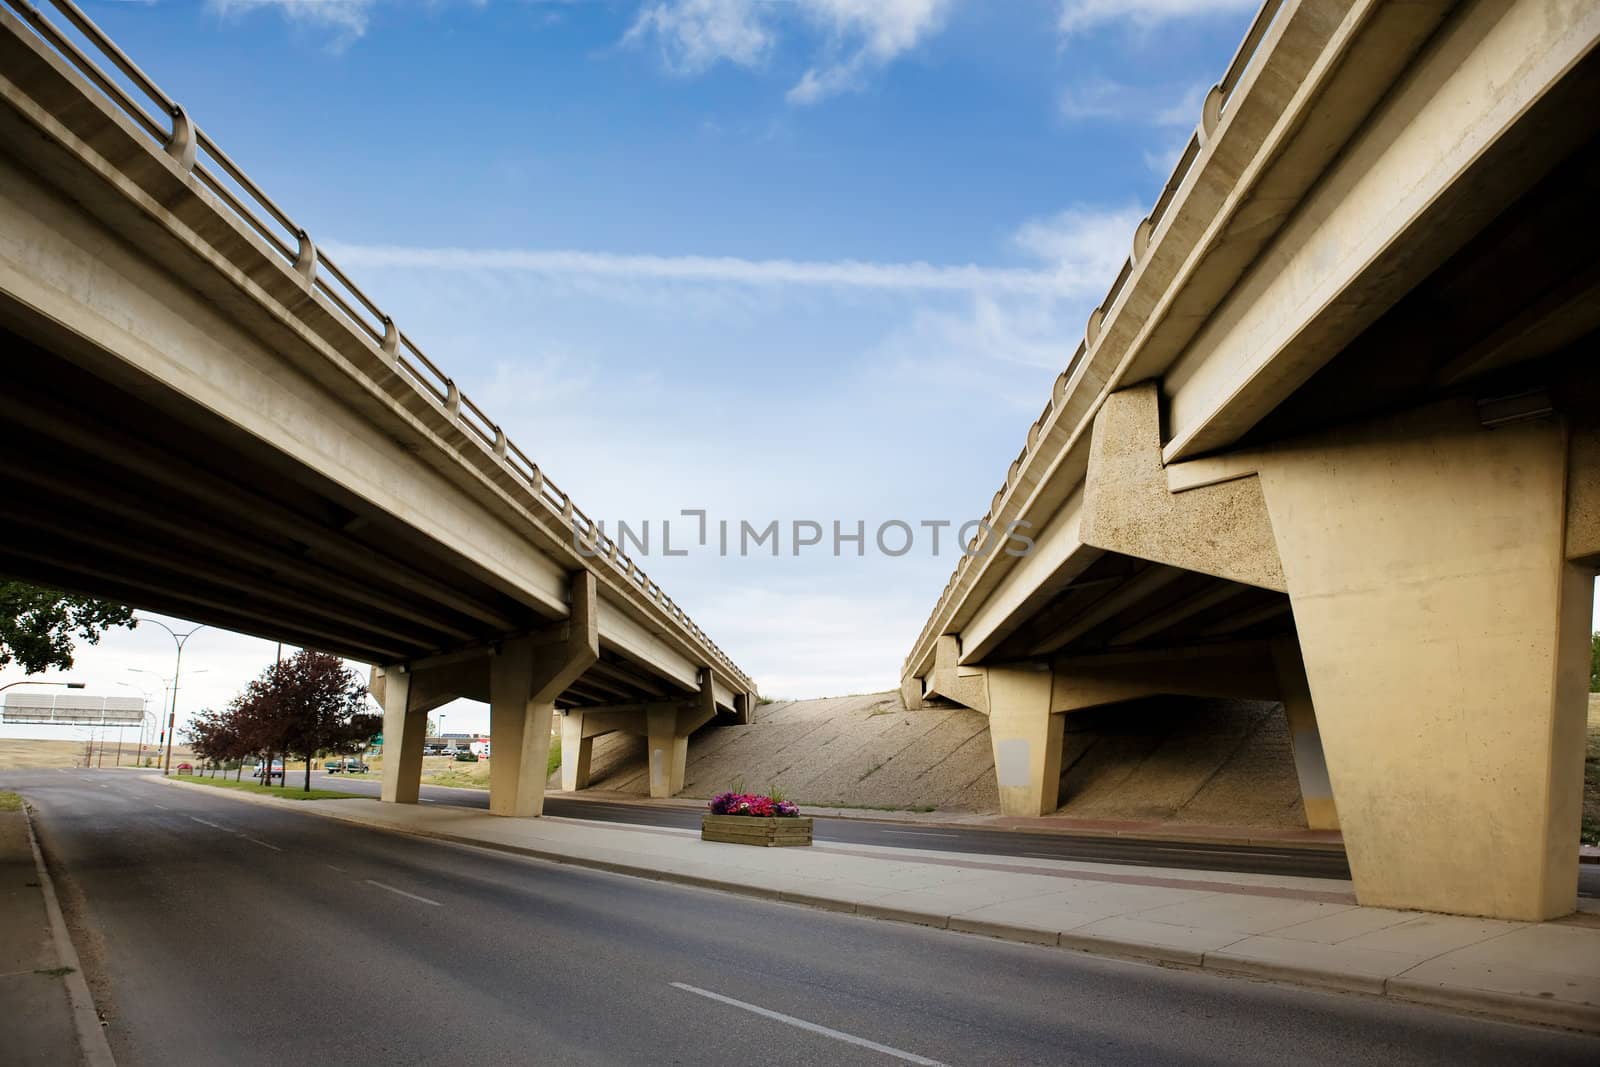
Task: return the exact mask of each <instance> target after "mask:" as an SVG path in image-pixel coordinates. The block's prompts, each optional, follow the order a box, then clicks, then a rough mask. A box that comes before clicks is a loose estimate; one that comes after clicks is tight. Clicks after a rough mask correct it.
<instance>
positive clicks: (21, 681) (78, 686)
mask: <svg viewBox="0 0 1600 1067" xmlns="http://www.w3.org/2000/svg"><path fill="white" fill-rule="evenodd" d="M88 684H89V683H88V682H38V681H35V680H33V679H32V678H22V679H19V680H18V681H15V682H7V683H6V684H5V685H0V689H10V688H11V687H12V686H14V685H64V686H66V687H67V688H68V689H82V688H83V687H84V686H86V685H88Z"/></svg>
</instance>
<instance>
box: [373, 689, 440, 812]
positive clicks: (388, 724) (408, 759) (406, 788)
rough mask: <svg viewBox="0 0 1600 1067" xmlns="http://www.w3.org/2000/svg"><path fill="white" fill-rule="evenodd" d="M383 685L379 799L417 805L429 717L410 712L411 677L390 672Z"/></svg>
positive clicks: (421, 712)
mask: <svg viewBox="0 0 1600 1067" xmlns="http://www.w3.org/2000/svg"><path fill="white" fill-rule="evenodd" d="M382 681H383V685H382V687H381V693H382V695H381V697H380V703H382V704H383V784H382V786H381V787H380V791H379V794H378V795H379V797H380V798H381V799H383V800H386V801H388V802H390V803H391V804H415V803H416V802H417V797H418V794H420V793H421V791H422V742H423V740H424V737H423V735H424V734H426V733H427V732H428V713H427V712H426V711H412V710H411V707H412V701H411V675H409V674H407V673H404V672H403V671H401V670H400V669H399V668H389V669H387V670H385V671H384V672H383V679H382ZM373 688H375V689H377V688H379V687H378V686H374V687H373Z"/></svg>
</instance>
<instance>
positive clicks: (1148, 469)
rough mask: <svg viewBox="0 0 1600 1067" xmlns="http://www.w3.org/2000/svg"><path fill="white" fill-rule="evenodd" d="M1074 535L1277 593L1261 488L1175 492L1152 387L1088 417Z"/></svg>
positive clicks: (1110, 400)
mask: <svg viewBox="0 0 1600 1067" xmlns="http://www.w3.org/2000/svg"><path fill="white" fill-rule="evenodd" d="M1083 501H1084V503H1083V517H1082V519H1081V520H1080V522H1079V531H1080V533H1081V536H1082V537H1083V540H1084V542H1085V543H1086V544H1090V545H1093V546H1095V547H1097V548H1101V549H1104V550H1106V551H1109V552H1120V553H1122V554H1123V555H1126V556H1133V557H1135V558H1137V559H1146V560H1152V561H1154V562H1156V563H1165V564H1167V565H1169V566H1173V567H1181V568H1183V569H1185V570H1190V571H1199V572H1200V573H1202V574H1213V575H1216V576H1217V577H1218V578H1226V579H1228V580H1230V581H1235V582H1241V583H1243V584H1245V585H1254V586H1259V587H1261V588H1263V589H1273V590H1276V591H1278V592H1280V593H1281V592H1283V591H1284V589H1285V585H1284V577H1283V567H1282V566H1281V565H1280V564H1279V562H1278V548H1277V545H1276V544H1275V543H1274V541H1273V538H1272V523H1271V521H1270V520H1269V519H1268V517H1267V508H1266V504H1265V502H1264V501H1263V500H1262V498H1261V484H1260V482H1259V481H1258V480H1257V479H1254V478H1241V479H1237V480H1234V481H1227V482H1221V483H1218V484H1213V485H1207V486H1204V487H1201V488H1196V489H1193V490H1191V491H1190V492H1187V493H1182V494H1174V493H1172V492H1170V491H1169V489H1168V486H1167V474H1166V471H1165V469H1164V465H1163V463H1162V458H1161V407H1160V396H1159V395H1158V393H1157V391H1156V385H1155V383H1153V382H1146V383H1145V384H1143V385H1137V386H1134V387H1133V388H1132V389H1125V390H1123V391H1122V392H1120V393H1114V394H1112V395H1111V396H1109V397H1107V398H1106V402H1105V405H1104V406H1103V407H1101V409H1100V413H1099V415H1097V416H1096V417H1095V420H1094V436H1093V440H1092V442H1091V444H1090V448H1089V472H1088V475H1087V476H1086V479H1085V482H1084V491H1083Z"/></svg>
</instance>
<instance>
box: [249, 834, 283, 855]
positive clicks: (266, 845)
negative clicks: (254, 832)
mask: <svg viewBox="0 0 1600 1067" xmlns="http://www.w3.org/2000/svg"><path fill="white" fill-rule="evenodd" d="M239 836H240V837H242V838H244V839H245V840H246V841H249V842H250V843H251V844H255V845H260V846H261V847H262V848H270V849H271V850H272V851H274V852H282V851H283V849H281V848H279V847H278V846H277V845H274V844H272V843H271V842H268V841H263V840H261V838H259V837H251V836H250V835H249V834H240V835H239Z"/></svg>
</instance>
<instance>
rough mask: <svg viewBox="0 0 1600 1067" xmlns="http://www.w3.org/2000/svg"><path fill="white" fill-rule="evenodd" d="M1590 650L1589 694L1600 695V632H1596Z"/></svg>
mask: <svg viewBox="0 0 1600 1067" xmlns="http://www.w3.org/2000/svg"><path fill="white" fill-rule="evenodd" d="M1592 641H1593V645H1592V647H1591V648H1590V650H1589V692H1591V693H1600V631H1596V632H1595V634H1594V636H1593V638H1592Z"/></svg>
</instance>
